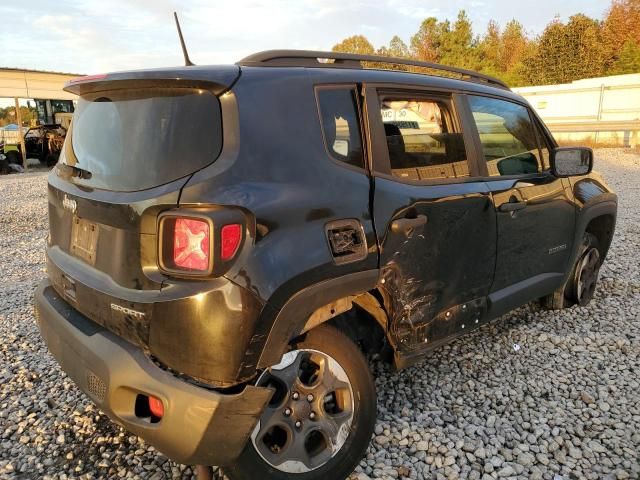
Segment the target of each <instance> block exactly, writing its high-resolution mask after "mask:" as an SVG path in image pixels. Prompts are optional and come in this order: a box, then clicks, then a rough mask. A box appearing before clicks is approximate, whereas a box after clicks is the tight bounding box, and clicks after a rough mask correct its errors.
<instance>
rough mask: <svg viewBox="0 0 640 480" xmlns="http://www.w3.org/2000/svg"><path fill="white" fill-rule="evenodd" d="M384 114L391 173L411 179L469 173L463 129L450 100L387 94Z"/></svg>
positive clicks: (437, 177) (382, 102) (383, 106)
mask: <svg viewBox="0 0 640 480" xmlns="http://www.w3.org/2000/svg"><path fill="white" fill-rule="evenodd" d="M380 106H381V107H380V108H381V111H380V115H381V116H382V122H383V124H384V131H385V135H386V137H387V147H388V149H389V161H390V164H391V174H392V175H393V176H394V177H398V178H402V179H407V180H434V179H447V178H462V177H468V176H469V165H468V163H467V157H466V152H465V146H464V140H463V138H462V134H461V133H457V132H455V131H454V128H453V117H452V112H451V109H450V108H449V103H448V102H447V101H445V100H425V99H419V98H411V97H395V96H394V97H392V98H386V97H383V98H381V99H380Z"/></svg>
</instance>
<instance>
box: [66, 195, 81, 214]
mask: <svg viewBox="0 0 640 480" xmlns="http://www.w3.org/2000/svg"><path fill="white" fill-rule="evenodd" d="M62 206H63V207H64V209H65V210H69V211H70V212H71V213H76V209H77V208H78V204H77V203H76V201H75V200H74V199H72V198H69V197H67V194H66V193H65V195H64V198H63V199H62Z"/></svg>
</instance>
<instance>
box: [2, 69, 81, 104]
mask: <svg viewBox="0 0 640 480" xmlns="http://www.w3.org/2000/svg"><path fill="white" fill-rule="evenodd" d="M78 76H81V75H77V74H73V73H58V72H44V71H38V70H21V69H18V68H0V97H6V98H34V99H35V98H39V99H48V100H75V99H76V98H77V97H76V95H74V94H72V93H69V92H65V91H64V90H63V89H62V88H63V87H64V84H65V83H66V82H67V81H69V80H71V79H72V78H76V77H78Z"/></svg>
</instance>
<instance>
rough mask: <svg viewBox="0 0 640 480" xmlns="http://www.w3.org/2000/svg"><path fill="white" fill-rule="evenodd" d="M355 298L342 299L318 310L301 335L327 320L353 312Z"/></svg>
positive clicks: (310, 318) (312, 315)
mask: <svg viewBox="0 0 640 480" xmlns="http://www.w3.org/2000/svg"><path fill="white" fill-rule="evenodd" d="M354 298H355V297H353V296H350V297H345V298H340V299H338V300H336V301H335V302H331V303H329V304H327V305H325V306H323V307H320V308H318V309H316V310H315V311H314V312H313V313H312V314H311V316H310V317H309V319H308V320H307V323H305V325H304V328H303V329H302V332H301V333H305V332H308V331H309V330H311V329H312V328H314V327H317V326H318V325H320V324H321V323H324V322H326V321H327V320H331V319H332V318H334V317H337V316H338V315H340V314H341V313H344V312H346V311H348V310H351V309H352V308H353V303H352V301H353V299H354Z"/></svg>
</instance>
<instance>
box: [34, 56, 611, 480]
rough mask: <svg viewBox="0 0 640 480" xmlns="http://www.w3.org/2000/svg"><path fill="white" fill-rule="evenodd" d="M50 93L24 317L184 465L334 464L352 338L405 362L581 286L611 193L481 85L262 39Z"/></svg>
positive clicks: (103, 400) (488, 81) (506, 93)
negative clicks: (45, 190)
mask: <svg viewBox="0 0 640 480" xmlns="http://www.w3.org/2000/svg"><path fill="white" fill-rule="evenodd" d="M383 63H392V64H395V65H396V68H399V69H401V70H395V71H384V70H382V69H381V66H382V64H383ZM365 66H366V67H374V68H364V67H365ZM419 67H420V68H422V67H426V68H428V69H429V73H430V74H429V75H427V74H420V73H416V70H417V69H418V68H419ZM402 69H403V70H402ZM437 72H440V73H442V74H443V75H444V77H443V76H442V75H440V76H437V75H435V73H437ZM454 76H455V77H458V78H455V79H454V78H451V77H454ZM66 89H67V90H68V91H70V92H73V93H76V94H78V95H79V101H78V107H77V110H76V112H75V115H74V119H73V124H72V127H71V129H70V131H69V133H68V135H67V138H66V143H65V145H64V148H63V151H62V153H61V156H60V161H59V163H58V165H57V166H56V168H55V169H54V170H53V171H52V172H51V174H50V177H49V220H50V235H49V237H48V245H47V267H48V279H47V280H45V281H44V282H43V283H42V284H41V285H40V287H39V288H38V290H37V291H36V311H37V318H38V322H39V325H40V330H41V332H42V335H43V337H44V338H45V340H46V342H47V344H48V346H49V349H50V350H51V353H52V354H53V355H54V356H55V358H56V359H57V360H58V362H59V363H60V365H61V366H62V368H63V369H64V370H65V372H67V374H68V375H69V376H70V377H71V378H72V379H73V380H74V381H75V382H76V383H77V384H78V386H79V387H80V388H81V389H82V390H83V391H84V392H86V394H87V395H89V396H90V397H91V399H92V400H93V401H94V402H95V403H96V404H97V405H98V406H99V407H100V408H101V409H102V410H103V411H104V412H106V413H107V414H108V415H109V416H110V417H111V418H112V419H113V420H114V421H115V422H117V423H119V424H121V425H123V426H124V427H125V428H126V429H127V430H129V431H131V432H133V433H135V434H137V435H139V436H141V437H142V438H144V439H145V441H147V442H148V443H150V444H151V445H154V446H155V447H156V448H157V449H158V450H160V451H161V452H163V453H164V454H166V455H167V456H168V457H170V458H172V459H174V460H175V461H177V462H182V463H188V464H199V465H222V466H224V467H225V472H226V473H227V475H228V476H229V477H230V478H232V479H257V478H260V479H261V478H275V479H286V478H288V479H298V478H299V479H336V478H344V477H345V476H347V475H348V474H349V473H350V472H351V471H352V470H353V468H354V467H355V466H356V465H357V463H358V462H359V461H360V458H361V456H362V454H363V453H364V451H365V449H366V447H367V445H368V442H369V441H370V438H371V434H372V430H373V426H374V422H375V419H376V394H375V389H374V383H373V381H372V377H371V374H370V372H369V369H368V363H367V361H366V360H365V356H364V355H363V352H364V353H369V354H375V353H384V352H389V353H390V355H389V358H391V357H392V358H393V361H394V363H395V365H396V366H397V367H398V368H402V367H405V366H407V365H410V364H412V363H414V362H416V361H419V360H420V359H421V358H423V356H424V355H425V354H426V353H427V352H429V351H430V350H432V349H433V348H434V347H436V346H438V345H441V344H442V343H443V342H446V341H449V340H450V339H452V338H454V337H456V336H458V335H460V334H462V333H465V332H468V331H470V330H473V329H475V328H478V327H479V326H480V325H482V324H484V323H486V322H488V321H490V320H491V319H495V318H496V317H499V316H500V315H503V314H504V313H506V312H508V311H510V310H511V309H513V308H515V307H518V306H519V305H522V304H524V303H526V302H529V301H532V300H536V299H542V301H543V303H544V304H545V305H547V306H548V307H549V308H562V307H565V306H570V305H573V304H580V305H584V304H586V303H587V302H589V301H590V300H591V298H592V297H593V293H594V289H595V285H596V281H597V275H598V268H599V267H600V265H601V264H602V262H603V260H604V258H605V256H606V254H607V250H608V248H609V245H610V242H611V238H612V235H613V230H614V224H615V218H616V205H617V198H616V195H615V194H614V193H612V191H611V190H610V189H609V187H607V185H606V183H605V182H604V181H603V179H602V178H601V177H600V176H599V175H597V174H595V173H591V168H592V163H593V158H592V153H591V151H590V150H588V149H584V148H570V149H567V148H565V149H562V148H557V145H556V142H555V141H554V139H553V137H552V136H551V135H550V133H549V131H548V130H547V129H546V128H545V126H544V124H543V123H542V122H541V121H540V119H539V118H538V116H537V115H536V114H535V112H534V111H533V110H532V109H531V107H530V106H529V105H528V104H527V102H526V101H525V100H523V99H522V98H521V97H519V96H518V95H515V94H514V93H512V92H511V91H510V90H509V89H508V88H507V87H506V86H505V85H504V84H502V83H501V82H500V81H498V80H496V79H493V78H490V77H487V76H484V75H480V74H476V73H473V72H469V71H464V70H459V69H455V68H450V67H443V66H439V65H434V64H428V63H420V62H413V61H409V60H406V59H387V58H385V59H383V58H376V57H364V56H357V55H347V54H335V53H326V52H296V51H271V52H263V53H260V54H256V55H252V56H250V57H248V58H246V59H244V60H242V61H240V62H239V63H238V64H237V65H230V66H213V67H196V66H190V67H183V68H172V69H160V70H145V71H134V72H123V73H113V74H108V75H98V76H93V77H84V78H80V79H78V80H77V81H72V82H70V83H69V84H68V85H67V87H66Z"/></svg>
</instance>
